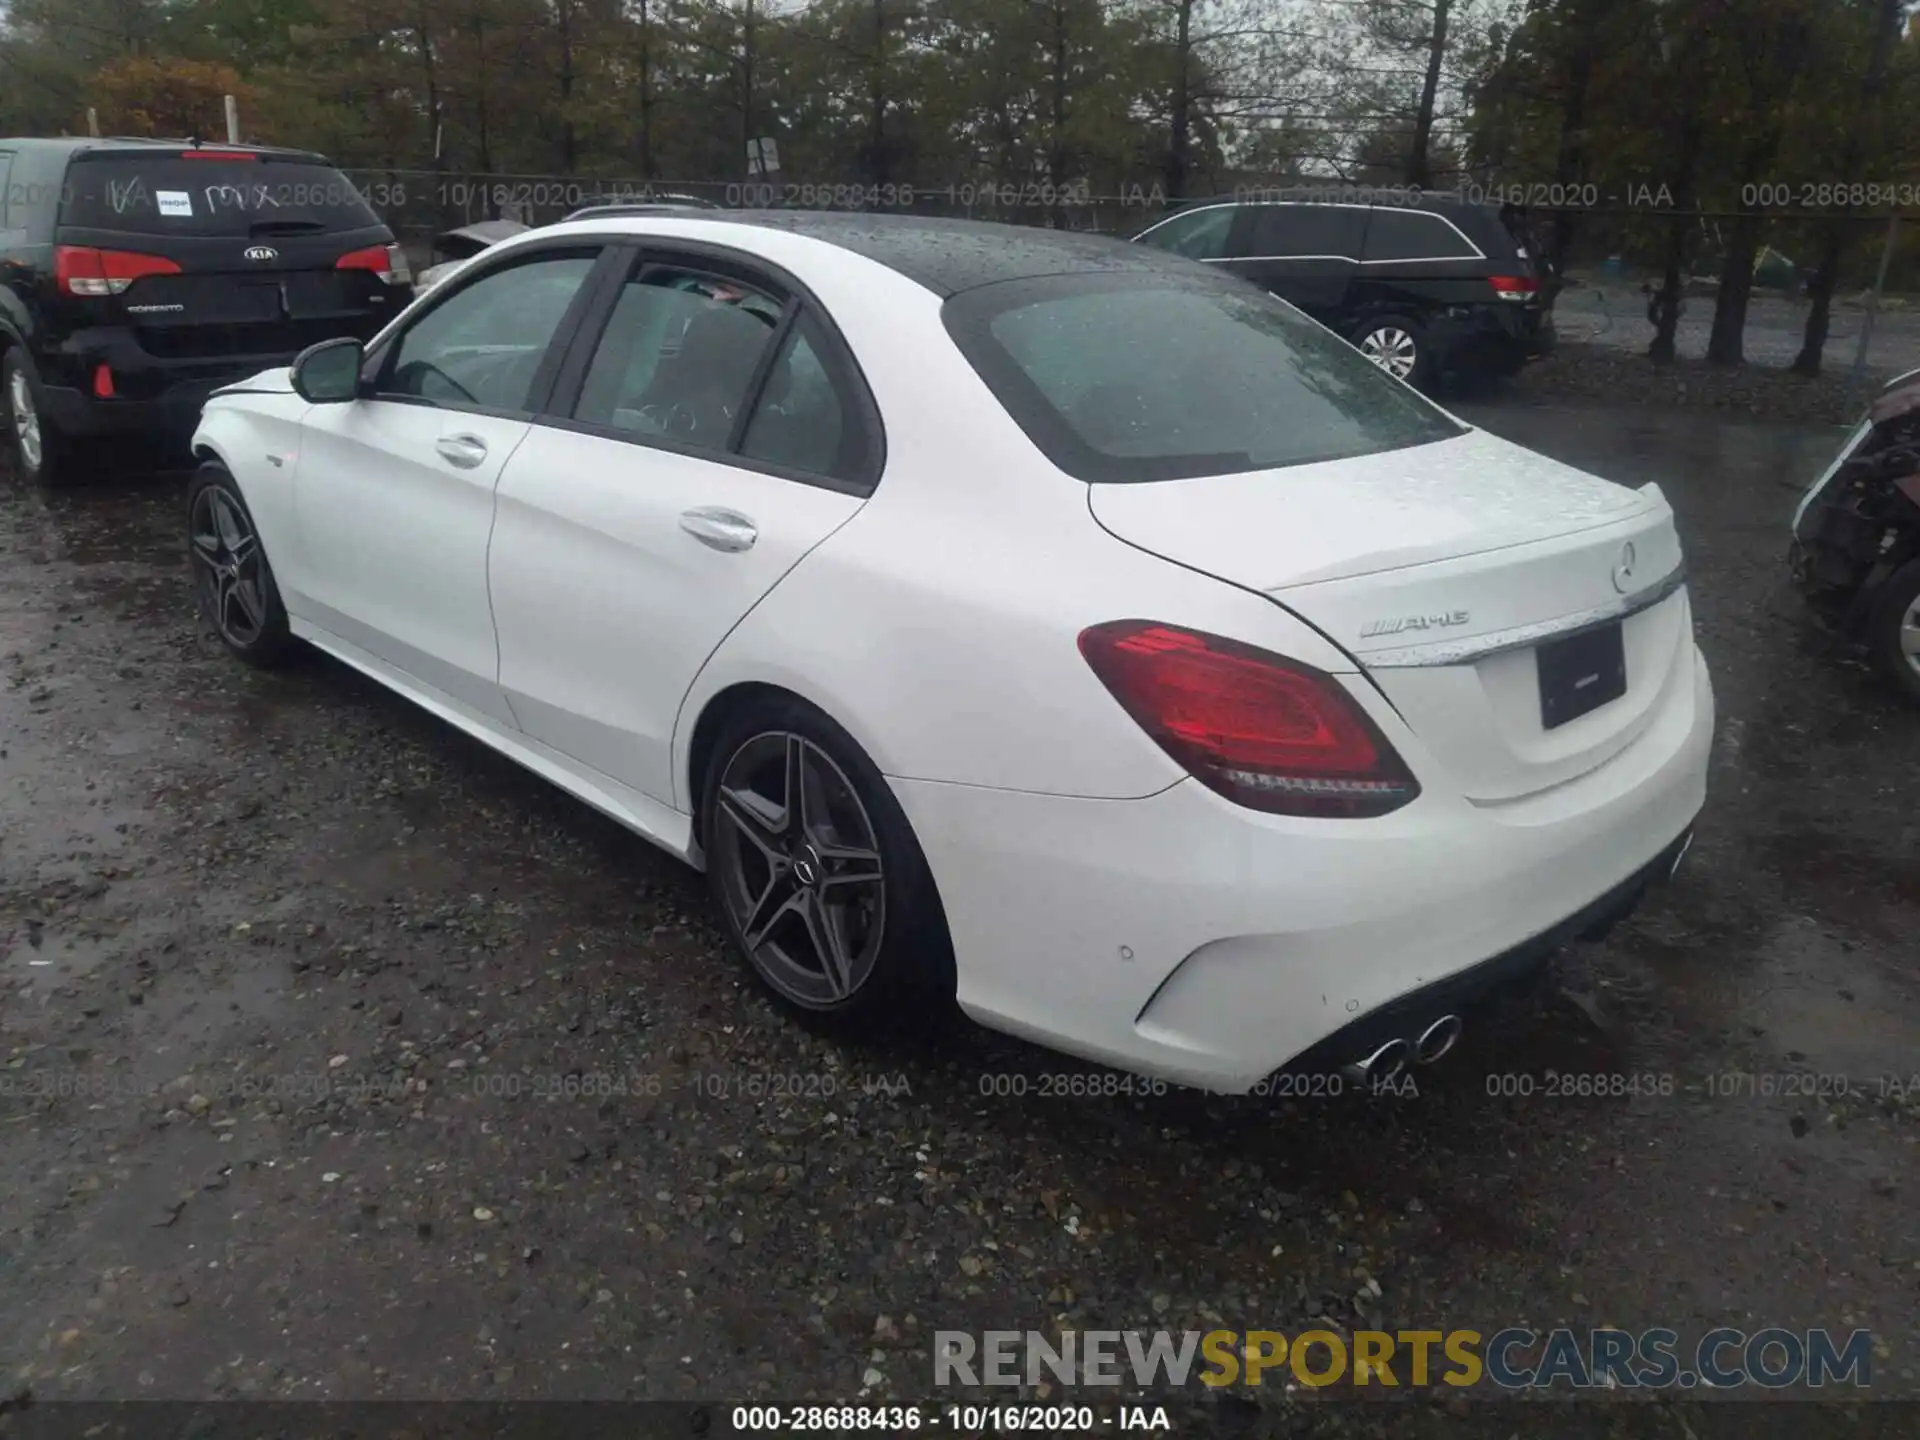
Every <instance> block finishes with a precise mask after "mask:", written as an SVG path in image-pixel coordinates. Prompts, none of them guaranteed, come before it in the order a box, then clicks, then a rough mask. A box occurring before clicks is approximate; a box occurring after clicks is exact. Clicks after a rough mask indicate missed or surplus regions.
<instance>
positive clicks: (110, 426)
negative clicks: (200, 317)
mask: <svg viewBox="0 0 1920 1440" xmlns="http://www.w3.org/2000/svg"><path fill="white" fill-rule="evenodd" d="M273 363H275V362H273V361H271V360H268V361H263V362H261V363H260V364H259V365H249V366H245V367H243V368H241V369H239V370H237V371H234V372H231V373H229V374H226V375H223V376H222V377H220V378H218V379H214V380H207V381H204V382H193V383H190V384H180V385H174V386H171V387H169V388H168V389H167V391H166V392H165V393H163V394H162V395H160V396H159V397H157V398H153V399H146V400H134V399H126V398H115V399H100V398H98V397H96V396H93V395H89V394H86V393H84V392H82V391H79V390H71V389H65V388H62V387H59V386H49V387H46V388H45V404H46V418H47V421H48V423H49V424H51V425H52V426H53V427H54V428H55V429H56V430H58V431H59V432H60V433H61V434H62V435H71V436H75V437H78V438H81V439H88V438H94V437H99V436H109V435H165V436H179V437H181V438H184V437H186V436H188V435H191V434H192V433H193V427H194V425H195V424H196V423H198V421H199V419H200V409H201V407H202V406H203V405H205V404H206V401H207V396H208V395H209V394H211V393H212V392H213V391H214V390H216V389H217V388H219V387H220V386H221V385H230V384H232V383H233V382H234V381H235V380H240V379H245V378H246V377H247V376H248V375H251V374H253V373H255V372H256V371H258V370H261V369H265V368H266V367H267V366H268V365H271V364H273ZM279 363H280V364H285V363H286V361H284V360H282V361H280V362H279Z"/></svg>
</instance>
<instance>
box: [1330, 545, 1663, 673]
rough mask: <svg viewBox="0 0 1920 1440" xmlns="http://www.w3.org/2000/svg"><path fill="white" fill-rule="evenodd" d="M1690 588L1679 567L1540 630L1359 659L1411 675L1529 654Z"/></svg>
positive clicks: (1521, 629) (1523, 629) (1538, 627)
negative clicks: (1438, 667)
mask: <svg viewBox="0 0 1920 1440" xmlns="http://www.w3.org/2000/svg"><path fill="white" fill-rule="evenodd" d="M1686 584H1687V567H1686V566H1685V565H1678V566H1675V567H1674V569H1673V572H1672V573H1671V574H1669V575H1668V576H1667V577H1666V579H1664V580H1661V581H1659V582H1657V583H1656V584H1653V585H1649V586H1648V587H1647V588H1646V589H1645V590H1642V591H1640V592H1639V593H1638V594H1635V595H1627V596H1623V597H1622V598H1620V599H1618V600H1613V601H1609V602H1608V603H1607V604H1605V605H1599V606H1596V607H1594V608H1593V609H1591V610H1581V611H1578V612H1576V613H1575V614H1572V615H1562V616H1560V617H1559V618H1558V619H1556V620H1543V621H1541V622H1540V623H1539V624H1536V625H1517V626H1515V627H1513V628H1512V629H1509V630H1495V631H1493V632H1491V633H1490V634H1486V635H1475V636H1471V637H1468V638H1464V639H1459V640H1441V641H1436V642H1434V643H1433V644H1429V645H1403V646H1401V647H1399V648H1398V649H1394V650H1373V651H1368V652H1366V653H1364V654H1362V653H1358V652H1356V654H1355V658H1356V659H1357V660H1359V662H1360V664H1361V666H1362V667H1363V668H1365V669H1368V670H1411V669H1419V668H1423V667H1426V666H1432V665H1471V664H1474V663H1476V662H1478V661H1481V660H1485V659H1486V658H1487V657H1488V656H1491V655H1501V654H1504V653H1506V652H1507V651H1509V650H1529V649H1532V648H1533V647H1534V646H1535V645H1538V644H1540V643H1542V642H1543V641H1547V640H1559V639H1562V638H1564V637H1565V636H1568V635H1577V634H1579V633H1580V632H1581V631H1582V630H1592V629H1595V628H1597V627H1599V626H1601V625H1611V624H1614V623H1615V622H1616V621H1620V620H1624V619H1626V618H1627V617H1628V616H1630V615H1638V614H1639V613H1640V612H1641V611H1642V610H1651V609H1652V608H1653V607H1654V606H1655V605H1658V604H1660V602H1661V601H1663V600H1666V599H1668V598H1670V597H1671V596H1673V595H1674V594H1676V593H1677V592H1679V591H1681V590H1683V589H1685V588H1686Z"/></svg>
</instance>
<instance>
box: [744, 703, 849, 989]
mask: <svg viewBox="0 0 1920 1440" xmlns="http://www.w3.org/2000/svg"><path fill="white" fill-rule="evenodd" d="M718 798H719V804H718V808H717V810H716V813H715V817H714V818H715V819H716V821H717V822H718V824H717V825H716V826H715V832H716V833H715V834H714V837H713V845H712V853H713V863H715V864H717V865H718V866H719V867H720V875H719V879H720V885H721V895H722V898H723V900H724V902H725V904H726V906H727V910H728V914H729V915H730V916H731V918H732V919H733V922H734V924H735V925H737V926H738V927H739V931H740V940H741V943H742V944H743V945H744V946H745V947H746V949H747V952H748V954H750V955H751V956H752V957H753V961H754V964H755V965H756V966H757V967H758V968H759V970H760V972H761V974H763V975H764V976H766V978H767V981H768V983H769V984H771V985H773V986H774V988H775V989H777V990H779V991H780V993H781V994H783V995H785V996H786V997H787V998H788V999H790V1000H792V1001H794V1002H795V1003H796V1004H800V1005H805V1006H809V1007H816V1008H817V1007H826V1006H832V1005H836V1004H839V1003H841V1002H843V1001H845V1000H847V999H848V998H849V997H851V996H852V995H853V994H854V992H855V991H857V990H858V989H859V988H860V986H861V985H862V984H864V983H865V981H866V979H867V976H868V975H869V974H870V973H871V972H872V970H873V962H874V959H875V957H876V956H877V955H878V954H879V951H880V942H881V940H882V938H883V936H884V935H885V933H886V922H887V894H886V869H885V865H884V863H883V862H882V860H881V857H880V850H879V847H878V841H877V840H876V838H875V834H874V827H873V821H872V819H871V818H870V817H869V816H868V814H867V812H866V807H865V806H863V805H862V804H861V803H860V797H859V796H858V795H857V794H855V793H854V789H853V785H852V783H851V782H850V781H849V780H848V779H847V777H846V775H845V773H844V772H842V770H841V769H840V767H839V766H838V765H836V764H835V763H834V762H833V759H832V757H831V756H829V755H828V754H827V753H826V752H825V751H824V750H822V749H821V748H820V747H819V746H818V745H816V744H814V743H813V742H812V741H810V740H808V739H807V738H806V737H805V736H804V735H797V734H794V733H792V732H790V731H779V730H770V731H766V732H764V733H762V734H759V735H756V736H753V737H752V738H751V739H749V740H748V741H747V742H746V743H745V744H743V745H741V746H740V747H739V748H738V749H737V750H735V751H734V753H733V755H732V756H731V758H729V760H728V761H727V768H726V770H725V772H724V773H723V774H722V775H721V777H720V789H719V797H718Z"/></svg>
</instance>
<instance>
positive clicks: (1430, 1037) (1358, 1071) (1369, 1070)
mask: <svg viewBox="0 0 1920 1440" xmlns="http://www.w3.org/2000/svg"><path fill="white" fill-rule="evenodd" d="M1465 1028H1466V1027H1465V1025H1464V1023H1463V1022H1462V1021H1461V1019H1460V1017H1459V1016H1458V1015H1442V1016H1441V1017H1440V1018H1439V1019H1438V1020H1436V1021H1434V1022H1433V1023H1432V1024H1431V1025H1429V1026H1427V1028H1426V1029H1424V1030H1422V1031H1421V1032H1420V1037H1419V1038H1418V1039H1417V1040H1398V1039H1396V1040H1389V1041H1387V1043H1386V1044H1384V1045H1382V1046H1381V1047H1380V1048H1379V1049H1377V1050H1375V1051H1374V1052H1373V1053H1372V1054H1371V1055H1368V1056H1366V1057H1365V1058H1364V1059H1361V1060H1355V1061H1353V1062H1352V1063H1351V1064H1348V1065H1343V1066H1342V1067H1341V1073H1342V1074H1343V1075H1345V1076H1346V1077H1347V1078H1348V1079H1349V1080H1352V1081H1354V1082H1355V1083H1356V1084H1360V1085H1369V1086H1377V1085H1383V1084H1386V1083H1387V1082H1388V1081H1391V1080H1397V1079H1398V1078H1399V1077H1400V1076H1401V1075H1402V1074H1404V1073H1405V1072H1406V1070H1407V1067H1408V1066H1410V1065H1431V1064H1433V1062H1434V1061H1436V1060H1438V1059H1439V1058H1440V1057H1441V1056H1442V1055H1445V1054H1446V1053H1447V1052H1448V1051H1449V1050H1451V1049H1453V1047H1454V1046H1455V1045H1457V1044H1459V1043H1460V1033H1461V1031H1462V1030H1464V1029H1465Z"/></svg>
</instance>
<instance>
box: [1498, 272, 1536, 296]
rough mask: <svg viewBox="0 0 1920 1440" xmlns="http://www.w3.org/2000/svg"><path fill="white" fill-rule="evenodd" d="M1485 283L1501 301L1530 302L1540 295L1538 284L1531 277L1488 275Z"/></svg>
mask: <svg viewBox="0 0 1920 1440" xmlns="http://www.w3.org/2000/svg"><path fill="white" fill-rule="evenodd" d="M1487 283H1488V284H1489V285H1491V286H1493V290H1494V293H1495V294H1496V295H1498V296H1499V297H1500V298H1501V299H1502V300H1531V299H1532V298H1533V297H1534V296H1535V295H1538V294H1539V293H1540V282H1539V281H1538V280H1537V279H1535V278H1534V277H1533V276H1531V275H1490V276H1488V277H1487Z"/></svg>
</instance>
